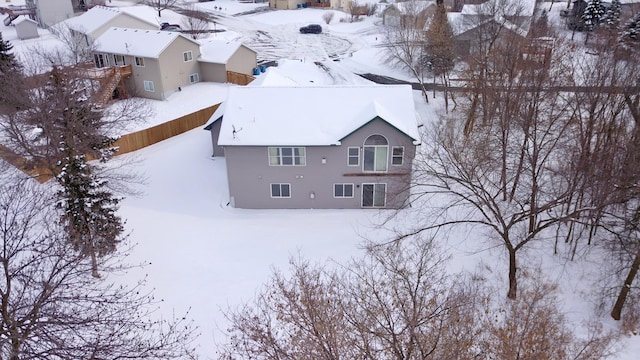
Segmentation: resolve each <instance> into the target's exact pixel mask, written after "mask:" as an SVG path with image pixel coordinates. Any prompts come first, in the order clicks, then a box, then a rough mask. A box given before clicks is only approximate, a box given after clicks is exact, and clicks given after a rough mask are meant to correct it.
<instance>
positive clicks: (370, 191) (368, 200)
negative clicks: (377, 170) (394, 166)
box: [362, 184, 387, 207]
mask: <svg viewBox="0 0 640 360" xmlns="http://www.w3.org/2000/svg"><path fill="white" fill-rule="evenodd" d="M386 200H387V184H362V207H384V206H385V203H386Z"/></svg>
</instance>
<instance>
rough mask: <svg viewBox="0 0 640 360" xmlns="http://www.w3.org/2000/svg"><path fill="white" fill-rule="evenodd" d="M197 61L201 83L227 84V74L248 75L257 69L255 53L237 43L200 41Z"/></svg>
mask: <svg viewBox="0 0 640 360" xmlns="http://www.w3.org/2000/svg"><path fill="white" fill-rule="evenodd" d="M200 51H201V56H200V58H199V59H198V63H199V64H200V74H201V80H202V81H213V82H222V83H224V82H227V79H228V78H227V72H228V71H231V72H236V73H240V74H246V75H250V74H251V73H252V72H253V69H254V68H256V67H257V65H258V60H257V53H256V52H255V51H254V50H252V49H250V48H248V47H246V46H245V45H242V44H241V43H239V42H233V41H223V40H210V39H207V40H203V41H201V47H200Z"/></svg>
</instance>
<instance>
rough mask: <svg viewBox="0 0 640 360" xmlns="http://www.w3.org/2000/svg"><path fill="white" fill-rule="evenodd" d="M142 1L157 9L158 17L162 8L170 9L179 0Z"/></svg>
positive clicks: (160, 15)
mask: <svg viewBox="0 0 640 360" xmlns="http://www.w3.org/2000/svg"><path fill="white" fill-rule="evenodd" d="M144 3H145V4H146V5H148V6H150V7H152V8H154V9H156V10H157V11H158V17H162V10H167V9H171V8H173V7H174V6H176V5H177V4H179V3H180V1H179V0H144Z"/></svg>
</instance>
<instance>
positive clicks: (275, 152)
mask: <svg viewBox="0 0 640 360" xmlns="http://www.w3.org/2000/svg"><path fill="white" fill-rule="evenodd" d="M306 164H307V155H306V149H305V148H304V147H270V148H269V166H305V165H306Z"/></svg>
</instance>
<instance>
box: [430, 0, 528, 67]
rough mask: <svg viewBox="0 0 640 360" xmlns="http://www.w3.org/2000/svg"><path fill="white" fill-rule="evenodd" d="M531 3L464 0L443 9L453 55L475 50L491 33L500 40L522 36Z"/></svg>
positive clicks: (526, 25) (489, 38)
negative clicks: (455, 9)
mask: <svg viewBox="0 0 640 360" xmlns="http://www.w3.org/2000/svg"><path fill="white" fill-rule="evenodd" d="M535 5H536V0H522V1H515V2H514V1H509V0H488V1H485V2H483V3H481V4H465V5H464V6H463V7H462V10H461V11H460V12H449V13H447V17H448V20H449V24H451V28H452V30H453V35H454V41H455V46H454V48H455V49H456V53H457V55H458V56H461V57H464V56H467V55H469V54H472V53H474V52H476V51H477V50H478V49H479V48H480V47H481V46H482V45H483V44H484V43H485V42H487V41H493V40H492V37H493V35H494V34H498V35H499V40H500V39H501V40H502V41H511V39H513V38H514V37H515V38H524V37H526V36H527V34H528V33H529V28H530V27H531V23H532V21H533V16H534V12H535ZM427 26H428V24H427Z"/></svg>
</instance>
